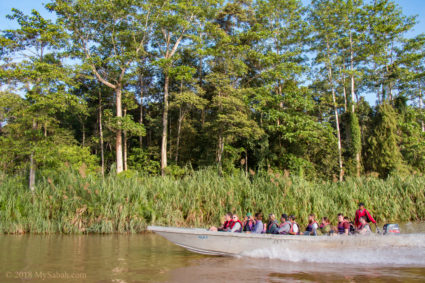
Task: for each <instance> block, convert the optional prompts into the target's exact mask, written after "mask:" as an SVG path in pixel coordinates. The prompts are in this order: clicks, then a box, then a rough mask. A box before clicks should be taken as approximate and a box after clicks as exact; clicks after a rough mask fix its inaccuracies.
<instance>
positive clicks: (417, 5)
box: [0, 0, 425, 105]
mask: <svg viewBox="0 0 425 283" xmlns="http://www.w3.org/2000/svg"><path fill="white" fill-rule="evenodd" d="M302 1H303V2H304V3H309V2H310V0H302ZM49 2H50V1H49V0H0V30H5V29H14V28H17V24H16V23H15V22H13V21H10V20H8V19H7V18H6V15H7V14H10V11H11V9H12V8H17V9H19V10H21V11H23V12H24V13H25V14H29V13H30V12H31V10H32V9H36V10H37V11H38V12H40V14H41V15H42V16H43V17H45V18H53V15H52V14H51V13H49V12H48V11H47V10H46V9H45V8H44V4H45V3H49ZM395 2H396V3H397V4H398V5H399V6H400V7H401V8H402V10H403V14H405V15H409V16H412V15H417V16H418V18H417V20H418V24H417V25H416V26H415V28H414V30H413V31H410V32H409V34H408V37H414V36H415V35H418V34H420V33H425V0H395ZM374 99H375V97H374V95H371V94H366V100H368V101H369V103H371V104H372V105H373V104H375V101H374Z"/></svg>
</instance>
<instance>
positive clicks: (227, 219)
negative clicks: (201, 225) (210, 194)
mask: <svg viewBox="0 0 425 283" xmlns="http://www.w3.org/2000/svg"><path fill="white" fill-rule="evenodd" d="M232 217H233V213H231V212H227V213H226V215H225V216H224V219H225V221H224V223H223V225H221V226H220V227H218V228H217V227H215V226H213V227H211V228H210V229H209V230H210V231H214V232H217V231H223V232H227V231H228V230H230V225H231V224H232V222H233V221H232Z"/></svg>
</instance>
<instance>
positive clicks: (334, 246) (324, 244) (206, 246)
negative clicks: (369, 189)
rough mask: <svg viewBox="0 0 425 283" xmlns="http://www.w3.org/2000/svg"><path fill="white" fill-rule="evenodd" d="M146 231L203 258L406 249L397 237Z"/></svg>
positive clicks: (186, 229) (188, 230) (183, 230)
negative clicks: (273, 251) (271, 251)
mask: <svg viewBox="0 0 425 283" xmlns="http://www.w3.org/2000/svg"><path fill="white" fill-rule="evenodd" d="M148 230H150V231H153V232H155V233H156V234H158V235H160V236H162V237H164V238H166V239H167V240H169V241H170V242H172V243H174V244H176V245H178V246H181V247H183V248H185V249H187V250H189V251H192V252H196V253H200V254H206V255H225V256H226V255H227V256H237V255H244V254H247V253H248V254H249V252H252V251H255V250H263V249H272V248H276V247H278V248H280V249H289V250H296V251H297V252H303V251H305V252H309V251H311V250H312V249H313V250H320V249H323V250H338V249H347V248H354V249H363V248H371V247H374V248H376V247H391V246H398V247H401V246H409V243H408V242H407V243H406V242H404V241H400V240H401V239H400V238H399V237H398V236H380V235H372V236H335V237H330V236H316V237H312V236H303V235H299V236H292V235H269V234H247V233H229V232H212V231H207V230H205V229H190V228H173V227H158V226H149V227H148Z"/></svg>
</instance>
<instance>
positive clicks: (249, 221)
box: [243, 212, 255, 232]
mask: <svg viewBox="0 0 425 283" xmlns="http://www.w3.org/2000/svg"><path fill="white" fill-rule="evenodd" d="M254 228H255V220H254V219H253V218H252V214H251V212H248V213H247V214H246V218H245V221H244V222H243V231H244V232H251V231H253V230H254Z"/></svg>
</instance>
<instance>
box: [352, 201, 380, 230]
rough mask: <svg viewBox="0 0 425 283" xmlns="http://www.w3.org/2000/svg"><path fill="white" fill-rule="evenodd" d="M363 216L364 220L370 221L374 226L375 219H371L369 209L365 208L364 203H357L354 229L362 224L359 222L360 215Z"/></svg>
mask: <svg viewBox="0 0 425 283" xmlns="http://www.w3.org/2000/svg"><path fill="white" fill-rule="evenodd" d="M363 216H364V217H365V218H366V222H372V223H373V224H375V226H376V221H375V219H373V217H372V215H370V213H369V211H368V210H367V209H366V208H365V206H364V203H363V202H360V203H359V209H358V210H357V211H356V216H355V218H354V225H355V226H356V229H359V228H360V227H361V226H362V224H361V223H360V217H363Z"/></svg>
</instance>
